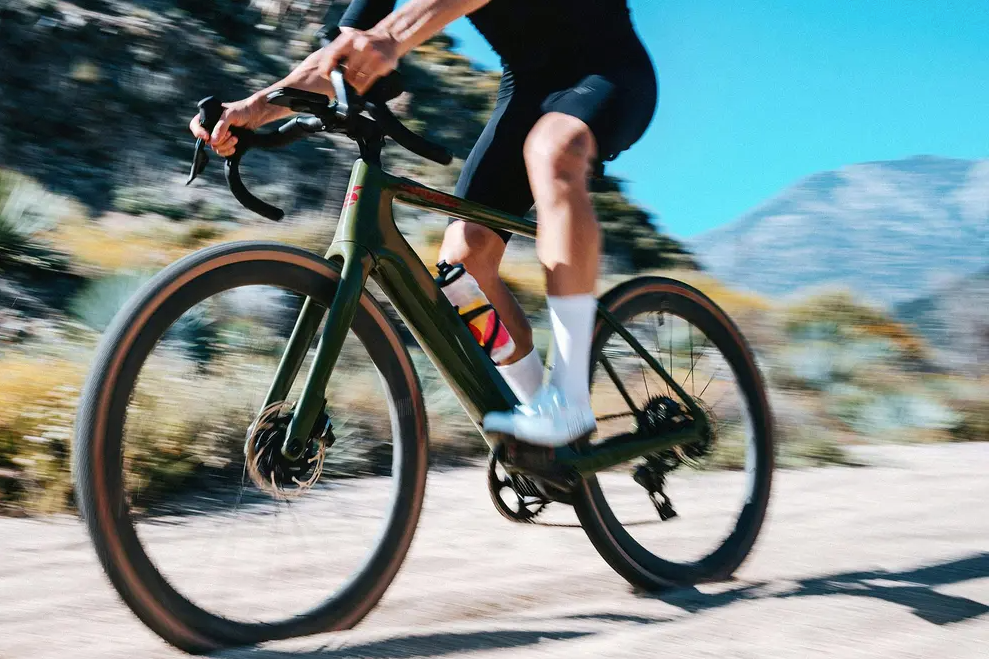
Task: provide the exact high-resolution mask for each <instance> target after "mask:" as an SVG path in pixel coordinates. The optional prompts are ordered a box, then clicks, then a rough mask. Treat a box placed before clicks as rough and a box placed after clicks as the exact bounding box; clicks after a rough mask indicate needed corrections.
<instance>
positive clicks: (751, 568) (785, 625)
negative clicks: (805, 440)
mask: <svg viewBox="0 0 989 659" xmlns="http://www.w3.org/2000/svg"><path fill="white" fill-rule="evenodd" d="M861 455H862V457H863V458H864V460H866V461H867V462H869V463H870V464H871V465H873V466H869V467H865V468H829V469H816V470H808V471H789V472H780V473H779V474H778V477H777V480H776V487H775V491H774V496H773V502H772V505H771V508H770V516H769V519H768V521H767V524H766V526H765V527H764V529H763V534H762V537H761V539H760V541H759V543H758V544H757V547H756V550H755V552H754V553H753V555H752V556H751V558H750V559H749V561H748V562H747V563H745V565H743V567H742V568H741V570H740V571H739V573H738V575H737V579H736V580H735V581H733V582H730V583H725V584H710V585H704V586H701V587H699V588H696V589H680V590H673V591H669V592H666V593H663V594H660V595H643V594H636V593H633V592H632V591H631V589H630V588H629V587H628V586H627V585H626V584H625V582H624V581H622V580H621V579H620V578H619V577H618V576H617V575H616V574H615V573H613V572H612V571H611V570H610V568H609V567H608V566H607V565H606V564H605V563H604V561H602V560H601V559H600V558H599V557H598V555H597V554H596V552H595V551H594V549H593V548H592V547H591V545H590V543H589V542H588V541H587V539H586V536H584V534H583V531H582V530H581V529H580V528H575V527H572V526H568V525H569V524H572V523H573V522H575V518H574V516H573V513H572V512H571V511H569V510H567V509H565V508H562V507H558V510H557V511H555V512H554V513H552V514H551V515H547V517H546V518H545V519H546V520H547V521H549V522H553V523H554V524H555V525H553V526H521V525H512V524H509V523H507V522H504V521H503V520H502V519H501V518H500V517H499V516H498V515H497V514H496V513H495V511H494V510H493V508H492V507H491V504H490V503H489V501H488V498H487V492H486V490H485V481H484V471H483V470H482V469H480V468H469V469H458V470H453V471H446V472H438V473H433V474H431V475H430V480H429V484H428V487H427V499H426V507H425V512H424V515H423V519H422V523H421V525H420V529H419V532H418V535H417V536H416V540H415V542H414V544H413V546H412V551H411V553H410V554H409V558H408V560H407V561H406V563H405V566H404V568H403V569H402V572H401V573H400V574H399V576H398V578H397V579H396V581H395V582H394V584H393V585H392V587H391V589H390V590H389V591H388V593H387V594H386V596H385V598H384V600H383V601H382V603H381V605H380V606H379V607H378V608H377V609H376V610H375V611H374V612H373V613H372V614H371V615H370V616H369V617H368V618H366V619H365V620H364V621H363V622H362V623H361V624H360V625H359V626H358V627H357V628H356V629H354V630H352V631H348V632H343V633H337V634H326V635H322V636H317V637H311V638H305V639H296V640H292V641H286V642H280V643H273V644H270V645H268V646H265V647H262V648H256V649H250V650H229V651H226V652H222V653H219V654H218V656H221V657H226V658H228V659H249V658H250V659H291V658H293V657H306V658H309V659H358V658H371V659H392V658H396V659H397V658H401V657H419V656H442V657H447V658H450V659H454V658H456V657H461V656H468V655H469V656H477V657H491V658H500V657H511V658H512V659H528V658H530V657H532V658H535V657H546V658H559V659H563V658H564V657H573V656H580V657H658V656H664V655H665V656H671V657H677V659H695V658H697V659H699V658H702V657H719V658H726V657H738V658H749V657H751V658H753V659H756V658H758V659H764V658H767V657H771V658H773V659H788V658H791V657H792V658H798V657H800V658H804V657H837V658H840V659H856V658H859V657H861V658H866V657H868V658H870V659H871V658H879V657H882V658H888V659H909V658H912V657H918V658H920V657H923V658H925V659H926V658H928V657H938V658H939V659H976V658H979V659H986V658H987V657H989V476H987V472H989V443H986V444H966V445H940V446H913V447H882V448H874V449H869V450H867V451H864V452H862V453H861ZM700 478H702V479H709V481H701V484H706V485H708V486H709V487H711V488H713V487H716V486H717V485H718V478H719V476H718V475H717V474H714V475H710V476H702V477H700ZM640 494H641V493H640ZM668 524H672V522H671V523H668ZM0 557H2V558H0V657H2V659H29V658H30V659H34V658H42V657H66V658H69V657H72V658H79V659H82V658H89V657H92V658H100V659H104V658H106V659H112V658H117V657H119V658H122V659H123V658H126V659H137V658H141V659H159V658H169V657H181V656H184V655H183V654H182V653H180V652H178V651H176V650H174V649H172V648H170V647H168V646H167V645H165V644H164V643H163V642H161V641H160V640H159V639H158V638H157V637H156V636H154V635H153V634H152V633H151V632H149V631H148V630H147V629H146V628H145V627H143V626H142V625H141V624H140V623H139V622H138V621H137V619H136V618H135V617H134V616H133V615H132V614H131V613H130V611H129V610H128V609H127V608H126V607H125V606H124V605H122V604H121V603H120V601H119V600H118V598H117V596H116V594H115V593H114V591H113V590H112V589H111V588H110V586H109V584H108V582H107V581H106V580H105V578H104V576H103V573H102V572H101V570H100V568H99V566H98V564H97V562H96V559H95V556H94V554H93V551H92V549H91V547H90V544H89V541H88V538H87V536H86V534H85V532H84V530H83V528H82V526H81V524H80V523H79V522H78V521H77V520H76V519H73V518H70V517H61V518H57V519H53V520H46V521H38V520H18V519H4V520H0Z"/></svg>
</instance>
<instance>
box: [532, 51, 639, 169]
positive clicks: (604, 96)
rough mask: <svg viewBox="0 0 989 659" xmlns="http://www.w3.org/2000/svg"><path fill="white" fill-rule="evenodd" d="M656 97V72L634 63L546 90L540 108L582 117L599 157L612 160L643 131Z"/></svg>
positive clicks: (547, 111) (636, 139) (578, 117)
mask: <svg viewBox="0 0 989 659" xmlns="http://www.w3.org/2000/svg"><path fill="white" fill-rule="evenodd" d="M656 101H657V85H656V76H655V73H654V72H653V71H652V68H651V67H643V66H637V67H634V68H630V69H616V70H614V71H612V72H604V73H594V74H591V75H587V76H584V77H583V78H582V79H581V80H579V81H578V82H577V83H576V84H574V85H573V86H571V87H568V88H566V89H563V90H560V91H556V92H553V93H551V94H549V95H548V96H547V97H546V98H545V100H543V102H542V104H541V109H542V111H543V112H545V113H549V112H559V113H562V114H566V115H570V116H572V117H576V118H577V119H580V120H581V121H583V122H584V123H585V124H587V126H588V127H590V129H591V132H592V133H593V134H594V138H595V140H596V141H597V148H598V158H599V159H600V160H613V159H614V158H615V157H616V156H617V155H618V154H619V153H621V152H622V151H624V150H625V149H627V148H629V147H630V146H632V145H633V144H634V143H635V142H636V141H638V139H639V138H640V137H642V135H643V134H644V133H645V132H646V128H647V127H648V126H649V123H650V121H652V116H653V114H654V112H655V110H656Z"/></svg>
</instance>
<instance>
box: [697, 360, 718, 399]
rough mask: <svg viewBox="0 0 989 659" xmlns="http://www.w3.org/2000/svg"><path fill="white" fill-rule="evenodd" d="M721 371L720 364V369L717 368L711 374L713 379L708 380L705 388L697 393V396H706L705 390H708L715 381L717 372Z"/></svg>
mask: <svg viewBox="0 0 989 659" xmlns="http://www.w3.org/2000/svg"><path fill="white" fill-rule="evenodd" d="M720 371H721V367H720V366H718V369H717V370H716V371H715V372H714V373H712V374H711V379H710V380H708V381H707V384H705V385H704V388H703V389H701V392H700V393H699V394H697V397H698V398H702V397H703V396H704V392H705V391H707V388H708V387H710V386H711V383H712V382H714V378H715V376H716V375H717V374H718V373H719V372H720Z"/></svg>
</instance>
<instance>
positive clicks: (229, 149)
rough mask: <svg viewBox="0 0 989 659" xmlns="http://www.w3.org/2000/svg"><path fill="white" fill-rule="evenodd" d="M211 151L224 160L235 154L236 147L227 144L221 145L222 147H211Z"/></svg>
mask: <svg viewBox="0 0 989 659" xmlns="http://www.w3.org/2000/svg"><path fill="white" fill-rule="evenodd" d="M213 150H214V151H216V152H217V153H218V154H220V155H221V156H223V157H224V158H229V157H230V156H232V155H233V154H234V153H236V151H237V145H236V144H230V143H229V142H228V143H226V144H223V145H222V146H215V147H213Z"/></svg>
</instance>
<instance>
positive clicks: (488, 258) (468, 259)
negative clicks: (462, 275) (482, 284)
mask: <svg viewBox="0 0 989 659" xmlns="http://www.w3.org/2000/svg"><path fill="white" fill-rule="evenodd" d="M504 254H505V241H504V240H502V239H501V236H499V235H498V234H497V233H495V232H494V231H492V230H491V229H489V228H487V227H484V226H481V225H480V224H474V223H471V222H463V221H457V222H454V223H452V224H450V225H449V226H448V227H447V228H446V234H445V235H444V237H443V245H442V246H441V247H440V254H439V257H440V260H441V261H446V262H447V263H462V264H463V265H464V267H465V268H467V272H469V273H471V274H472V275H473V276H474V278H475V279H477V280H478V281H484V280H485V279H489V278H491V277H497V276H498V266H499V265H500V264H501V258H502V256H504Z"/></svg>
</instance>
